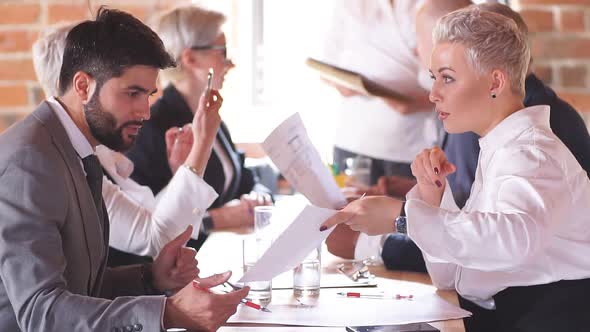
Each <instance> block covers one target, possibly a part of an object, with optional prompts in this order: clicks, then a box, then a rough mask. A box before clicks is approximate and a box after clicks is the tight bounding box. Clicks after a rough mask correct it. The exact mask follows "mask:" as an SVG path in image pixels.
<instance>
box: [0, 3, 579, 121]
mask: <svg viewBox="0 0 590 332" xmlns="http://www.w3.org/2000/svg"><path fill="white" fill-rule="evenodd" d="M185 2H188V1H186V0H185V1H179V0H177V1H174V0H125V1H115V0H107V1H96V0H95V1H91V3H92V4H93V6H92V7H93V8H96V5H98V4H106V5H109V6H111V7H115V8H121V9H123V10H126V11H129V12H131V13H133V14H134V15H136V16H137V17H139V18H140V19H146V18H149V17H150V16H151V15H153V14H154V13H156V12H157V11H159V10H162V9H165V8H167V7H169V6H171V5H173V4H178V3H185ZM511 4H512V5H513V6H514V7H515V8H516V9H517V10H519V11H520V12H521V13H522V15H523V16H524V18H525V20H526V21H527V24H528V25H529V27H530V29H531V37H532V41H533V56H534V68H535V71H536V72H537V73H538V74H539V76H540V77H541V78H542V79H543V80H544V81H545V82H547V83H548V84H550V85H551V86H552V87H553V88H555V90H557V91H558V92H559V94H560V96H562V97H563V98H564V99H566V100H568V101H569V102H570V103H572V104H573V105H574V106H575V107H576V108H577V109H578V110H579V111H581V112H583V115H584V116H585V118H586V119H588V120H589V121H590V0H512V1H511ZM0 13H1V15H0V132H1V131H2V130H4V129H5V128H6V127H7V126H9V125H10V124H12V123H13V122H14V121H16V120H18V119H20V118H22V117H23V116H24V115H26V114H28V113H29V112H30V111H31V110H32V109H33V108H34V106H35V105H37V104H38V103H39V101H40V100H42V99H43V98H44V96H43V93H42V92H41V90H40V88H39V85H38V84H37V83H36V81H35V73H34V71H33V65H32V62H31V55H30V49H31V45H32V43H33V42H34V41H35V39H36V37H37V35H38V33H39V31H41V30H42V29H44V28H45V27H47V26H48V25H51V24H53V23H57V22H62V21H75V20H80V19H85V18H89V17H90V13H89V9H88V4H87V1H86V0H0Z"/></svg>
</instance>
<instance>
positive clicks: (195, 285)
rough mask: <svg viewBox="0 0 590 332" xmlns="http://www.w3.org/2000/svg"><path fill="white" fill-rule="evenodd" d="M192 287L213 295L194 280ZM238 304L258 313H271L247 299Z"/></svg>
mask: <svg viewBox="0 0 590 332" xmlns="http://www.w3.org/2000/svg"><path fill="white" fill-rule="evenodd" d="M193 287H195V288H197V289H200V290H203V291H206V292H209V293H213V292H212V291H211V290H210V289H208V288H204V287H201V285H199V282H198V281H196V280H193ZM213 294H216V293H213ZM240 303H242V304H244V305H245V306H247V307H250V308H252V309H256V310H259V311H264V312H272V311H270V310H269V309H267V308H265V307H262V306H261V305H259V304H256V303H254V302H252V301H250V300H248V299H241V300H240Z"/></svg>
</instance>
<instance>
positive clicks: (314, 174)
mask: <svg viewBox="0 0 590 332" xmlns="http://www.w3.org/2000/svg"><path fill="white" fill-rule="evenodd" d="M262 148H263V149H264V151H265V152H266V154H267V155H268V156H269V158H270V159H271V160H272V162H273V163H274V164H275V165H276V166H277V168H278V169H279V171H280V172H281V174H282V175H283V176H284V177H285V179H287V181H289V183H290V184H291V185H292V186H293V187H294V188H295V190H297V191H299V192H300V193H302V194H303V195H305V197H307V199H309V201H310V202H311V203H312V204H313V205H315V206H319V207H323V208H329V209H338V208H341V207H343V206H344V205H346V198H345V197H344V195H343V194H342V192H341V191H340V189H339V188H338V185H337V184H336V181H334V178H333V177H332V175H331V174H330V171H329V170H328V168H327V167H326V165H324V164H323V163H322V160H321V158H320V154H319V153H318V151H317V149H316V148H315V147H314V146H313V144H312V143H311V140H310V139H309V136H308V135H307V130H306V129H305V126H304V125H303V122H302V121H301V117H300V116H299V113H295V114H293V115H292V116H290V117H289V118H288V119H287V120H285V121H283V123H281V124H280V125H279V126H278V127H277V128H276V129H275V130H273V132H272V133H271V134H270V135H268V137H267V138H266V139H265V140H264V142H262Z"/></svg>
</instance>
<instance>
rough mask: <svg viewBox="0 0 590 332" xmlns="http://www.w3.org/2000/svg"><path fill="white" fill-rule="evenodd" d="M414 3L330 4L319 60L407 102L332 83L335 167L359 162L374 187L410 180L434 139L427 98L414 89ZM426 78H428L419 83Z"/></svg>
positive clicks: (356, 1)
mask: <svg viewBox="0 0 590 332" xmlns="http://www.w3.org/2000/svg"><path fill="white" fill-rule="evenodd" d="M416 3H417V2H416V1H410V0H398V1H389V0H375V1H363V0H351V1H345V2H341V1H335V2H334V10H333V17H332V22H331V25H330V28H329V29H328V31H327V34H326V36H325V38H324V45H325V49H324V52H323V55H322V56H320V57H319V60H320V61H322V62H325V63H328V64H330V65H333V66H337V67H339V68H342V69H346V70H349V71H353V72H356V73H358V74H360V75H362V76H363V77H365V78H366V79H367V80H368V81H371V82H375V83H378V84H379V85H382V86H384V87H386V88H388V89H389V90H393V91H395V92H397V93H399V94H400V95H403V96H406V97H407V98H408V99H409V100H411V101H407V100H399V99H395V98H389V97H375V96H371V95H363V94H361V93H359V92H358V91H354V90H351V89H348V88H346V87H344V86H342V85H339V84H337V83H330V84H332V85H334V86H335V87H336V89H337V90H338V91H339V92H340V93H341V95H342V98H341V100H339V101H338V104H337V105H335V109H336V114H337V116H336V119H337V124H336V126H337V127H336V137H335V147H334V163H335V164H337V165H338V168H339V169H340V170H343V169H344V167H345V166H344V160H345V159H346V158H349V157H355V156H364V157H369V158H371V160H372V165H371V178H372V183H375V181H376V180H377V179H378V178H379V177H380V176H381V175H403V176H408V177H411V176H412V174H411V171H410V162H411V161H412V158H413V157H414V156H415V155H416V153H418V152H419V151H420V150H421V149H423V148H425V147H427V146H430V145H432V144H433V143H434V142H435V141H436V139H437V136H436V135H437V128H436V123H435V117H434V116H433V114H432V113H431V112H430V110H431V109H432V104H431V103H430V102H429V101H428V98H427V96H428V94H427V91H426V90H424V89H423V88H421V87H420V85H419V84H418V80H417V76H418V73H419V68H420V64H419V62H418V58H417V57H416V55H415V53H414V48H415V45H416V34H415V31H414V23H413V17H414V11H415V9H416ZM423 76H426V77H427V75H423Z"/></svg>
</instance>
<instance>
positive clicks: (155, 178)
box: [127, 6, 270, 248]
mask: <svg viewBox="0 0 590 332" xmlns="http://www.w3.org/2000/svg"><path fill="white" fill-rule="evenodd" d="M224 22H225V16H223V14H221V13H218V12H215V11H211V10H208V9H205V8H202V7H198V6H183V7H178V8H174V9H172V10H169V11H167V12H165V13H163V14H162V15H161V16H159V17H158V18H157V20H156V21H155V23H154V29H155V31H156V32H157V33H158V35H159V36H160V37H161V38H162V41H163V42H164V46H165V47H166V49H167V50H168V52H169V53H170V54H171V55H172V57H173V58H175V60H176V62H177V64H178V66H177V68H174V69H170V70H166V71H164V72H163V78H164V81H165V83H167V84H166V87H165V89H164V92H163V95H162V97H161V98H160V99H158V100H157V101H156V102H155V103H154V104H153V105H152V108H151V114H152V117H151V120H150V121H149V122H147V123H144V126H143V129H142V131H141V133H140V134H139V136H138V138H137V143H136V145H135V147H134V148H133V149H132V150H131V151H130V152H129V153H128V154H127V156H128V157H129V158H130V159H131V160H132V161H133V163H134V164H135V170H134V173H133V175H132V177H133V178H134V179H135V180H136V181H137V182H139V183H141V184H143V185H147V186H148V187H150V189H152V191H153V192H154V193H158V192H159V191H160V190H162V188H164V187H165V186H166V184H167V183H168V181H170V179H171V178H172V172H171V170H170V167H169V165H168V162H167V161H166V144H165V132H166V130H167V129H168V128H170V127H174V126H177V127H182V126H183V125H185V124H186V123H189V122H190V120H191V119H192V118H193V113H194V111H195V110H196V109H197V108H196V106H197V104H198V100H199V96H200V95H201V94H202V93H203V91H205V89H206V88H207V74H208V72H209V69H210V68H212V69H213V71H214V76H213V81H212V88H213V89H221V88H222V86H223V81H224V77H225V75H226V73H227V72H228V71H229V70H230V69H231V68H233V67H234V64H233V63H232V61H231V60H230V59H229V58H228V57H227V46H226V39H225V34H224V33H223V31H222V25H223V23H224ZM204 179H205V181H206V182H207V183H208V184H210V185H211V186H212V187H213V188H214V189H215V191H216V192H217V193H218V194H219V198H218V199H217V200H216V201H215V202H214V203H213V204H212V205H211V207H210V208H209V210H208V214H207V215H206V217H205V218H204V219H203V224H204V225H205V228H206V229H207V230H209V229H212V228H215V229H224V228H225V229H228V228H239V227H241V226H250V225H253V223H254V217H253V213H252V209H253V208H254V206H256V205H261V204H268V203H270V196H269V195H268V189H266V188H264V187H263V186H260V185H258V184H257V183H256V182H257V181H256V177H255V176H254V174H253V173H252V171H251V170H249V169H247V168H246V167H245V166H244V159H243V155H241V154H240V153H239V152H238V151H237V149H236V147H235V146H234V144H233V142H232V140H231V135H230V132H229V130H228V128H227V127H226V126H225V124H224V123H223V122H222V123H221V128H220V130H219V131H218V133H217V137H216V140H215V142H214V144H213V152H212V153H211V158H210V160H209V162H208V164H207V168H206V171H205V176H204ZM253 190H255V192H254V193H252V194H251V195H246V196H243V195H245V194H250V193H251V191H253ZM259 194H260V195H259ZM234 199H235V200H236V201H234V202H231V201H232V200H234ZM238 200H239V201H238ZM229 202H231V203H230V204H226V203H229ZM205 238H206V233H204V232H203V233H202V234H201V236H199V239H198V241H199V242H194V241H191V242H189V245H191V246H193V247H195V248H199V247H200V245H201V244H202V241H204V239H205Z"/></svg>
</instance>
